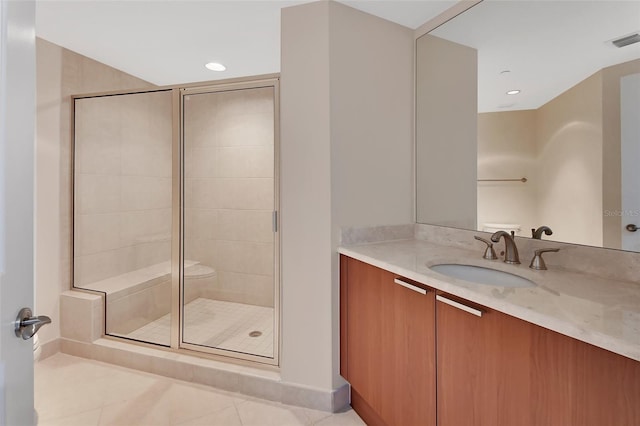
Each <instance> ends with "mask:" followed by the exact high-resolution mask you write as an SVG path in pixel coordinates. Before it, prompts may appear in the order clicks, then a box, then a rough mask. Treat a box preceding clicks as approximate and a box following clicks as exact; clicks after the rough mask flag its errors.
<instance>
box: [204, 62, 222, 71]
mask: <svg viewBox="0 0 640 426" xmlns="http://www.w3.org/2000/svg"><path fill="white" fill-rule="evenodd" d="M205 67H206V68H207V69H208V70H211V71H224V70H226V69H227V67H225V66H224V65H222V64H219V63H217V62H209V63H208V64H206V65H205Z"/></svg>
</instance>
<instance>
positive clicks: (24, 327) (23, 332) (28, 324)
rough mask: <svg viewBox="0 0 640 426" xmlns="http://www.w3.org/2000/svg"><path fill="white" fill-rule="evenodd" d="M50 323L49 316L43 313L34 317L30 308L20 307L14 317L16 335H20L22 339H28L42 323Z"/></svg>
mask: <svg viewBox="0 0 640 426" xmlns="http://www.w3.org/2000/svg"><path fill="white" fill-rule="evenodd" d="M50 323H51V318H49V317H47V316H44V315H40V316H37V317H34V316H33V312H31V309H29V308H22V309H20V312H19V313H18V316H17V317H16V328H15V332H16V337H22V339H23V340H29V339H31V338H32V337H33V336H34V335H35V334H36V333H37V332H38V330H40V328H41V327H42V326H43V325H45V324H50Z"/></svg>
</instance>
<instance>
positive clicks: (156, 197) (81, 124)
mask: <svg viewBox="0 0 640 426" xmlns="http://www.w3.org/2000/svg"><path fill="white" fill-rule="evenodd" d="M171 119H172V106H171V92H155V93H142V94H131V95H124V96H108V97H100V98H88V99H80V100H77V101H76V182H75V185H76V186H75V203H76V204H75V253H74V268H75V286H76V287H88V288H91V283H93V282H96V281H100V280H103V279H105V278H109V277H113V276H116V275H120V274H124V273H126V272H130V271H133V270H137V269H141V268H144V267H147V266H150V265H154V264H157V263H160V262H164V261H168V260H170V258H171V173H172V172H171V142H172V127H171V126H172V123H171Z"/></svg>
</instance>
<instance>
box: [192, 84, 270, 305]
mask: <svg viewBox="0 0 640 426" xmlns="http://www.w3.org/2000/svg"><path fill="white" fill-rule="evenodd" d="M273 94H274V92H273V88H259V89H247V90H234V91H227V92H217V93H204V94H194V95H189V96H187V97H186V98H185V112H184V117H185V128H184V139H185V257H186V258H187V259H190V260H195V261H199V262H200V263H202V264H205V265H207V266H210V267H212V268H213V269H214V270H215V271H216V274H217V279H216V284H215V288H214V290H213V292H212V296H213V297H214V298H215V299H219V300H227V301H232V302H239V303H249V304H255V305H261V306H273V298H274V277H273V274H274V236H273V235H274V234H273V231H272V212H273V209H274V103H273Z"/></svg>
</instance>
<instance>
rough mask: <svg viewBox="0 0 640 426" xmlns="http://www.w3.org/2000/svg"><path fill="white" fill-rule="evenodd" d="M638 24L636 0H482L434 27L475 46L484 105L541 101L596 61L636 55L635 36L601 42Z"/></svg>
mask: <svg viewBox="0 0 640 426" xmlns="http://www.w3.org/2000/svg"><path fill="white" fill-rule="evenodd" d="M638 30H640V1H639V0H631V1H630V0H626V1H611V0H607V1H602V0H601V1H526V0H518V1H514V0H512V1H484V2H482V3H480V4H478V5H477V6H475V7H473V8H472V9H470V10H468V11H466V12H465V13H463V14H462V15H459V16H458V17H456V18H455V19H453V20H451V21H449V22H448V23H446V24H445V25H443V26H441V27H439V28H438V29H436V30H435V31H433V32H432V34H434V35H436V36H438V37H442V38H445V39H447V40H451V41H454V42H457V43H460V44H464V45H466V46H471V47H474V48H476V49H478V103H479V105H478V109H479V111H481V112H487V111H505V110H521V109H536V108H539V107H540V106H542V105H544V104H545V103H547V102H548V101H550V100H551V99H553V98H554V97H556V96H558V95H559V94H561V93H562V92H564V91H565V90H567V89H568V88H570V87H572V86H574V85H575V84H577V83H579V82H580V81H582V80H584V79H585V78H587V77H589V76H590V75H592V74H593V73H595V72H597V71H598V70H600V69H602V68H605V67H607V66H610V65H614V64H618V63H621V62H626V61H629V60H632V59H638V58H640V43H636V44H634V45H630V46H626V47H623V48H620V49H618V48H616V47H614V46H613V45H612V44H611V43H607V41H611V40H613V39H616V38H619V37H621V36H624V35H628V34H630V33H632V32H637V31H638ZM503 70H510V71H511V72H509V73H506V74H500V72H501V71H503ZM511 89H519V90H521V91H522V92H521V93H520V94H518V95H514V96H509V95H506V92H507V91H508V90H511ZM510 104H513V105H511V106H506V107H505V105H510Z"/></svg>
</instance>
